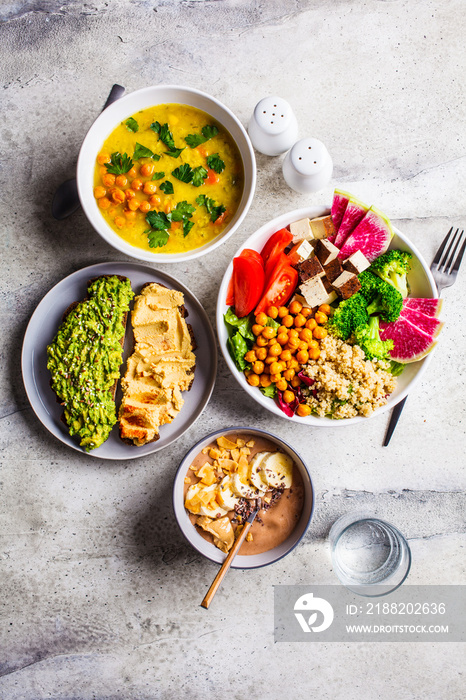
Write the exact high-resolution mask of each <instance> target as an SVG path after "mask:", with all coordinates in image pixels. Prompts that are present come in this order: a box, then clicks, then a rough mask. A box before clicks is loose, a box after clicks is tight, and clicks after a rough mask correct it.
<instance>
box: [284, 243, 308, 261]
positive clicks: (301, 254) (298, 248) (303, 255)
mask: <svg viewBox="0 0 466 700" xmlns="http://www.w3.org/2000/svg"><path fill="white" fill-rule="evenodd" d="M313 252H314V251H313V248H312V246H311V244H310V243H309V242H308V241H301V242H300V243H296V245H294V246H293V247H292V249H291V250H290V252H289V253H288V257H289V259H290V263H291V264H292V265H298V264H299V263H301V262H304V260H307V259H308V258H309V257H310V256H311V255H312V253H313Z"/></svg>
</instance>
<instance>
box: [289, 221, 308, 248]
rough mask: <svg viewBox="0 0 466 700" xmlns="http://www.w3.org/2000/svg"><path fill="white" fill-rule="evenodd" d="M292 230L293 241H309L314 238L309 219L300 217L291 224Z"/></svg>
mask: <svg viewBox="0 0 466 700" xmlns="http://www.w3.org/2000/svg"><path fill="white" fill-rule="evenodd" d="M290 232H291V234H292V236H293V243H300V242H301V241H309V240H311V239H312V238H314V235H313V233H312V230H311V225H310V221H309V219H300V220H299V221H294V222H293V223H292V224H290Z"/></svg>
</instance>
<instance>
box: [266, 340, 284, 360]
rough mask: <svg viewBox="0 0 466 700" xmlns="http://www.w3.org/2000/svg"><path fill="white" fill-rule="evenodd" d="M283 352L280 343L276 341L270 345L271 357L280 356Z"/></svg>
mask: <svg viewBox="0 0 466 700" xmlns="http://www.w3.org/2000/svg"><path fill="white" fill-rule="evenodd" d="M281 352H282V346H281V345H280V343H274V344H273V345H271V346H270V347H269V353H268V354H269V355H270V357H278V356H279V355H280V354H281Z"/></svg>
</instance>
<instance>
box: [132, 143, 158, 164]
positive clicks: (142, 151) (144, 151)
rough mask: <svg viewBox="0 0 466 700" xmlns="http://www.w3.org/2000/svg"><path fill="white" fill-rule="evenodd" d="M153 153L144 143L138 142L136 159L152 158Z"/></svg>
mask: <svg viewBox="0 0 466 700" xmlns="http://www.w3.org/2000/svg"><path fill="white" fill-rule="evenodd" d="M153 155H154V154H153V153H152V151H151V150H150V148H147V146H143V145H142V143H136V147H135V149H134V155H133V158H134V160H139V158H152V157H153Z"/></svg>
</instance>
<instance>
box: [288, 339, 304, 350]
mask: <svg viewBox="0 0 466 700" xmlns="http://www.w3.org/2000/svg"><path fill="white" fill-rule="evenodd" d="M300 342H301V341H300V340H299V338H295V337H294V336H291V338H290V339H289V341H288V347H287V349H289V350H296V348H298V347H299V343H300Z"/></svg>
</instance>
